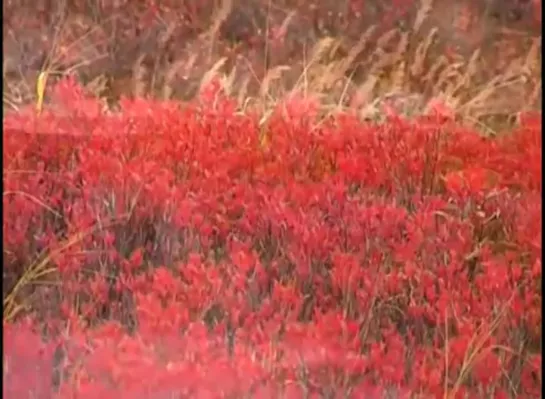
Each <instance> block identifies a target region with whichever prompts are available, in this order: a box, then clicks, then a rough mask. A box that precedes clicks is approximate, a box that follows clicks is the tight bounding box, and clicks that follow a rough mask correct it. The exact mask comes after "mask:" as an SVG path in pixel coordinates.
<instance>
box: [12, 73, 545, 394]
mask: <svg viewBox="0 0 545 399" xmlns="http://www.w3.org/2000/svg"><path fill="white" fill-rule="evenodd" d="M55 94H56V96H57V97H56V100H57V101H56V103H55V104H56V105H55V108H54V110H53V108H51V109H50V110H46V111H44V112H43V113H42V114H41V115H39V116H36V115H34V114H33V112H31V111H29V112H22V113H20V114H12V115H8V116H6V118H5V120H4V138H3V140H4V150H3V157H4V161H3V162H4V176H3V181H4V190H5V191H4V195H3V206H4V215H3V216H4V224H3V233H4V285H5V286H4V288H5V291H6V292H11V296H10V298H11V300H13V299H15V301H13V302H9V301H8V302H7V300H6V299H4V305H5V306H6V304H8V305H9V304H10V303H12V304H14V303H24V304H25V305H26V309H25V310H24V311H21V312H19V313H18V314H17V315H15V314H14V317H13V319H12V320H6V313H4V319H5V322H4V333H5V334H4V336H5V341H4V347H5V354H4V395H5V397H7V398H30V397H52V396H53V395H54V394H53V392H54V391H56V392H57V394H58V395H59V396H60V397H66V398H72V397H77V398H95V397H96V398H106V397H127V398H128V397H130V398H162V397H164V398H172V397H180V398H181V397H199V398H207V397H210V398H216V397H225V398H235V397H236V398H238V397H255V398H271V397H286V398H300V397H341V393H342V394H347V395H348V396H349V397H354V398H362V397H370V398H374V397H377V398H378V397H385V396H384V395H386V394H387V393H388V394H390V395H397V396H395V397H409V396H411V395H413V396H419V397H443V395H448V397H452V398H463V397H475V398H476V397H495V398H503V397H532V396H533V397H535V396H538V395H539V392H540V388H541V327H540V325H541V321H542V320H541V284H540V279H541V125H540V120H539V118H540V116H537V117H529V118H528V119H527V120H523V121H522V124H521V126H520V127H519V128H518V129H517V130H516V131H514V132H512V134H510V135H509V136H506V137H503V138H497V139H485V138H482V137H480V136H479V135H477V134H476V133H474V132H472V131H468V130H466V129H464V128H463V127H461V126H458V125H456V124H454V123H453V122H452V121H450V120H449V119H448V118H445V117H442V116H441V115H429V116H426V117H422V118H420V119H418V120H414V121H406V120H403V119H400V118H395V117H392V118H391V120H390V121H389V122H388V123H386V124H383V125H371V124H362V123H361V122H359V121H358V120H357V119H356V118H354V117H352V116H350V115H348V114H339V115H336V116H333V117H329V118H327V119H323V120H317V118H319V116H318V114H317V113H316V112H314V108H313V105H312V103H311V102H309V101H303V100H302V99H297V98H292V99H290V101H288V102H286V103H284V104H283V105H280V106H278V108H277V109H276V110H275V112H274V113H273V114H272V115H271V116H270V118H268V119H267V120H266V121H264V120H263V119H262V118H261V115H248V114H246V115H242V114H237V113H236V111H235V109H234V105H233V103H232V102H231V101H230V100H229V99H228V98H225V97H223V95H222V93H221V92H220V91H218V90H217V89H213V88H212V89H211V90H205V91H204V92H203V93H202V95H201V98H200V100H199V101H197V102H195V103H193V104H189V105H180V104H177V103H157V102H149V101H144V100H134V101H132V100H131V101H128V100H127V101H124V102H123V103H122V111H121V113H118V114H107V113H103V112H102V111H101V107H100V105H99V104H98V103H97V102H95V101H94V100H92V99H86V98H83V97H82V96H81V94H78V89H77V87H74V86H73V84H72V83H71V82H70V81H67V82H64V83H62V84H61V85H60V86H58V87H57V89H56V93H55ZM36 259H38V261H40V260H43V262H42V263H41V264H42V265H43V264H47V266H48V267H51V266H53V267H52V268H51V270H49V271H48V272H47V273H45V272H44V275H43V276H42V278H41V279H39V281H28V282H27V284H26V285H24V286H22V285H16V281H21V278H22V277H21V276H23V275H26V276H29V275H30V273H31V272H32V270H37V266H36V265H38V264H40V262H38V261H36ZM32 265H34V269H32V268H31V266H32ZM25 273H26V274H25ZM38 283H40V284H38ZM11 309H12V310H13V309H14V308H13V307H12V308H11ZM5 312H6V310H5ZM23 316H24V317H23ZM282 395H283V396H282ZM306 395H308V396H306ZM466 395H469V396H466Z"/></svg>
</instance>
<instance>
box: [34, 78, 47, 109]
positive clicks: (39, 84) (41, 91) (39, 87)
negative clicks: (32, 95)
mask: <svg viewBox="0 0 545 399" xmlns="http://www.w3.org/2000/svg"><path fill="white" fill-rule="evenodd" d="M46 84H47V72H45V71H43V72H40V74H39V75H38V80H37V81H36V111H37V112H38V113H40V112H42V107H43V103H44V95H45V85H46Z"/></svg>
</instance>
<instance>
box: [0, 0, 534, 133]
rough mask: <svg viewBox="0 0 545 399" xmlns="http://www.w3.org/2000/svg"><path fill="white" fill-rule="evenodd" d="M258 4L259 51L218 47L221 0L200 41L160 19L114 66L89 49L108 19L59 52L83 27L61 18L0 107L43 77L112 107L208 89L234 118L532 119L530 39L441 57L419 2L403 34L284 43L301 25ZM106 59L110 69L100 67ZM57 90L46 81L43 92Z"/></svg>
mask: <svg viewBox="0 0 545 399" xmlns="http://www.w3.org/2000/svg"><path fill="white" fill-rule="evenodd" d="M254 3H255V2H254ZM254 3H252V4H254ZM262 3H263V4H261V8H262V10H261V11H262V13H264V14H265V15H266V22H265V26H261V29H262V30H264V32H263V35H262V37H263V38H264V40H263V41H262V43H261V44H260V45H259V46H257V47H256V46H253V47H252V46H249V45H246V44H245V43H240V42H239V43H234V44H233V42H232V40H230V39H229V38H227V39H226V38H225V32H224V31H225V26H226V24H227V23H228V22H229V20H230V18H232V16H233V15H237V13H240V10H239V9H238V8H237V7H239V8H240V7H241V6H240V5H238V4H236V3H235V2H233V1H231V0H225V1H222V2H221V4H220V5H219V7H218V8H217V9H216V11H215V12H214V13H213V15H212V16H211V18H210V21H208V25H207V26H205V27H204V28H203V29H202V31H201V32H200V33H198V32H197V34H193V35H192V36H191V35H186V36H181V33H180V32H179V27H178V25H177V24H176V23H175V21H167V20H161V19H158V21H159V22H158V24H159V25H160V26H161V27H162V29H161V30H160V31H159V33H157V35H156V36H157V37H156V39H155V40H151V39H150V40H151V41H150V42H149V43H148V42H146V43H144V44H146V45H140V46H136V47H135V49H132V50H127V51H126V54H124V55H123V56H120V55H118V54H116V53H115V51H113V50H111V49H110V53H109V54H104V51H103V49H104V48H105V47H104V42H103V41H101V40H99V39H97V38H95V36H96V37H98V38H105V39H103V40H106V39H108V40H116V39H115V37H113V36H112V35H109V36H108V34H107V32H110V31H111V29H110V30H108V29H107V26H108V24H113V22H112V21H113V20H115V18H116V17H112V18H110V20H106V21H105V22H103V23H102V25H100V24H95V25H94V26H91V25H90V24H89V22H88V25H89V26H88V28H87V29H86V30H85V29H83V31H84V33H83V34H82V35H81V36H79V37H77V38H75V39H73V40H72V41H69V42H68V44H65V42H66V40H64V39H63V38H66V37H68V38H70V37H72V36H73V35H72V34H70V33H68V31H69V30H70V29H72V30H73V29H74V28H73V25H74V21H78V24H79V25H84V24H85V23H84V22H82V17H81V16H79V17H77V18H76V17H74V18H72V23H69V21H67V18H66V17H65V16H63V17H62V19H61V23H60V24H59V29H56V30H55V32H54V34H53V37H52V40H51V43H52V44H51V46H50V50H49V53H47V56H46V58H45V62H44V63H43V65H41V67H40V69H39V70H36V71H31V70H28V71H24V72H23V71H21V73H19V74H16V75H17V76H14V74H13V72H11V75H9V76H8V75H7V74H6V68H5V66H4V96H3V98H4V107H5V108H9V109H13V110H18V109H19V108H20V107H21V105H23V104H25V103H28V102H33V101H35V98H34V97H35V90H34V87H35V83H34V82H35V79H36V76H37V75H38V74H39V73H40V72H45V73H47V75H48V76H64V75H66V74H74V73H75V74H76V75H78V76H79V77H80V78H81V80H82V82H83V83H84V84H85V87H86V88H87V90H88V91H89V92H90V93H93V94H94V95H96V96H99V97H102V98H105V99H107V100H108V102H109V103H110V105H113V104H115V103H116V102H117V100H118V99H119V98H120V97H121V96H123V95H126V96H136V97H145V96H151V97H157V98H161V99H179V100H181V101H186V100H189V99H191V98H193V97H194V96H195V95H196V93H198V91H199V89H200V87H202V85H203V84H206V83H207V82H209V81H210V80H211V79H213V78H215V77H217V78H219V79H220V81H221V82H222V84H223V85H224V89H225V90H226V92H228V93H230V95H232V96H234V97H235V98H237V99H238V102H239V105H240V107H241V109H245V108H246V107H247V106H248V103H249V102H251V103H252V104H254V105H257V106H259V107H261V108H267V107H270V106H271V105H273V104H275V103H276V101H277V100H278V99H280V98H282V97H284V96H286V95H288V94H291V93H299V94H302V95H304V96H313V97H316V98H319V99H320V100H321V102H322V103H323V104H324V109H325V110H328V111H329V110H332V109H335V110H337V109H339V108H351V109H352V110H353V111H355V112H357V113H358V114H359V115H360V116H361V117H362V118H367V119H369V118H370V119H376V118H379V117H380V116H381V115H382V110H381V105H382V104H384V103H388V104H390V105H393V107H394V109H396V110H397V111H398V112H400V113H403V114H406V115H414V114H416V113H419V112H422V111H423V110H424V109H426V105H427V104H428V103H429V101H430V100H435V99H442V100H443V101H444V102H446V103H447V104H449V105H450V106H451V107H452V108H453V109H454V111H455V113H456V115H457V116H458V117H459V118H460V119H461V120H463V121H465V122H466V123H469V124H471V125H474V126H478V127H479V128H481V129H482V130H484V131H485V132H487V133H496V132H497V131H498V130H502V127H505V128H509V127H511V125H512V123H513V122H515V121H516V120H517V115H518V113H519V112H520V111H528V110H537V109H540V107H541V39H540V37H537V36H535V35H534V36H532V35H531V34H530V33H524V34H520V32H515V33H514V32H513V31H506V30H505V29H503V28H502V29H498V30H497V32H495V33H494V34H495V37H496V38H501V39H502V40H501V41H500V40H498V41H496V42H495V43H496V45H495V47H494V46H490V43H488V42H486V43H485V42H483V43H480V45H477V46H474V49H473V50H472V51H471V52H469V53H467V55H464V54H463V52H460V53H449V51H447V50H448V47H449V46H450V45H452V44H453V43H450V42H448V41H445V38H444V36H445V33H444V28H443V27H442V26H440V25H438V24H437V21H438V17H437V12H436V11H435V10H436V8H437V7H442V6H441V5H434V4H433V3H434V2H433V1H431V0H421V1H420V6H419V8H418V10H417V12H415V14H414V15H413V17H412V21H410V23H408V24H407V25H406V27H402V28H395V29H387V30H385V29H384V28H383V27H381V26H380V25H370V24H366V25H365V24H364V25H362V26H363V28H361V29H360V30H361V31H362V33H360V34H359V35H358V36H357V37H355V36H353V35H352V36H351V37H349V36H348V35H344V36H341V35H335V34H332V35H327V36H322V37H320V36H319V35H315V38H314V39H309V40H305V42H304V43H303V44H302V45H301V43H300V42H298V41H297V40H298V39H297V37H296V34H297V30H295V31H294V32H291V31H290V29H291V28H292V27H293V26H294V25H296V24H301V23H302V22H301V21H302V20H301V19H299V20H298V18H299V17H300V15H299V14H298V13H297V12H296V10H285V11H284V14H283V16H282V17H281V18H280V17H279V18H278V20H277V23H273V22H274V21H272V19H273V16H272V13H273V11H274V10H273V4H272V3H271V2H270V1H269V2H262ZM254 6H255V4H254ZM443 6H444V5H443ZM66 14H67V13H64V14H62V15H66ZM270 14H271V15H270ZM445 23H446V22H445ZM79 25H78V26H79ZM273 27H275V29H276V30H275V31H274V32H276V35H277V36H278V35H280V36H282V35H284V36H285V40H284V42H283V43H280V39H278V40H277V39H276V37H277V36H275V35H272V34H271V32H272V31H273ZM490 29H491V28H490ZM97 32H100V34H99V35H98V36H97V35H96V33H97ZM278 32H279V33H278ZM498 32H499V33H498ZM333 33H334V32H333ZM490 36H491V35H490V34H489V35H488V36H487V37H490ZM353 37H355V38H353ZM90 38H94V39H93V40H90ZM182 39H186V40H182ZM63 40H64V41H63ZM146 40H147V39H146ZM148 41H149V40H148ZM82 43H84V45H82ZM150 43H151V44H150ZM279 43H280V44H279ZM93 46H94V48H92V49H90V47H93ZM127 47H129V46H127ZM110 48H116V47H115V46H110ZM72 50H77V52H76V53H81V54H80V55H81V56H80V58H78V56H77V54H76V56H72V59H70V61H71V62H69V63H68V62H67V57H68V54H72V53H73V51H72ZM118 51H121V50H119V49H118ZM88 54H94V58H89V56H88ZM294 54H295V56H294ZM105 59H107V60H108V62H99V61H104V60H105ZM116 59H126V60H127V64H123V65H119V64H117V63H115V60H116ZM493 66H494V67H493ZM54 81H55V79H49V84H51V83H52V82H54ZM46 100H47V98H46Z"/></svg>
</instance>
